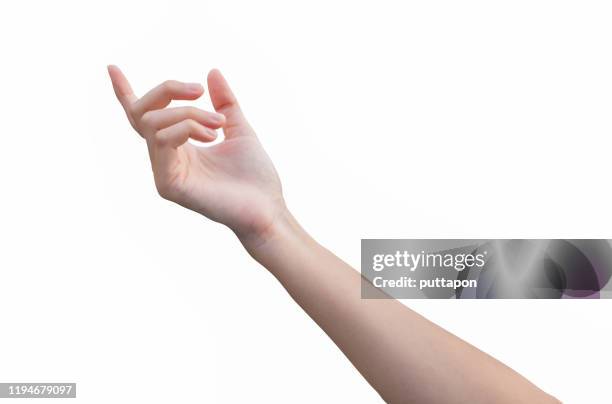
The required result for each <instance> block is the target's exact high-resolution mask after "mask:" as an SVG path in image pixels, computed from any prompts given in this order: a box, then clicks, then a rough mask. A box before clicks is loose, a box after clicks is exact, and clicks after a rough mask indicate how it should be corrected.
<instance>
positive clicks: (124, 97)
mask: <svg viewBox="0 0 612 404" xmlns="http://www.w3.org/2000/svg"><path fill="white" fill-rule="evenodd" d="M108 75H109V76H110V78H111V82H112V83H113V90H115V95H116V96H117V99H118V100H119V102H120V103H121V105H122V106H123V109H125V112H127V113H128V114H129V110H128V108H129V107H130V106H131V105H132V104H133V103H134V102H136V100H138V97H136V96H135V95H134V91H132V86H130V83H129V82H128V80H127V78H126V77H125V75H124V74H123V72H122V71H121V69H119V68H118V67H117V66H115V65H109V66H108Z"/></svg>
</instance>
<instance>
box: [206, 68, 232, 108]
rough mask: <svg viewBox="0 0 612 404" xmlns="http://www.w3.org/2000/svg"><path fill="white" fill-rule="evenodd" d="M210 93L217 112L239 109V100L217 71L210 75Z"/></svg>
mask: <svg viewBox="0 0 612 404" xmlns="http://www.w3.org/2000/svg"><path fill="white" fill-rule="evenodd" d="M208 91H209V92H210V99H211V101H212V103H213V106H214V107H215V111H219V112H223V110H231V109H234V108H238V100H237V99H236V96H235V95H234V93H233V92H232V90H231V88H230V86H229V84H227V81H226V80H225V78H224V77H223V75H222V74H221V72H220V71H219V70H217V69H213V70H211V71H210V73H208Z"/></svg>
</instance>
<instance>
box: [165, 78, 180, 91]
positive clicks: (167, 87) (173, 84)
mask: <svg viewBox="0 0 612 404" xmlns="http://www.w3.org/2000/svg"><path fill="white" fill-rule="evenodd" d="M177 83H178V82H177V81H176V80H166V81H164V82H163V83H162V85H161V87H162V89H163V90H164V91H166V92H170V91H172V90H173V89H174V88H176V85H177Z"/></svg>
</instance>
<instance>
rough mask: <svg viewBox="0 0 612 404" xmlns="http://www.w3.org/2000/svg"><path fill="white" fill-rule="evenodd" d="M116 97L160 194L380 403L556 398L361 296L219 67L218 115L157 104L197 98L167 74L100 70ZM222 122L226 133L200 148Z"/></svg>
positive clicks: (419, 321) (398, 309)
mask: <svg viewBox="0 0 612 404" xmlns="http://www.w3.org/2000/svg"><path fill="white" fill-rule="evenodd" d="M109 74H110V76H111V80H112V82H113V87H114V89H115V93H116V95H117V98H118V99H119V101H120V102H121V104H122V106H123V107H124V109H125V111H126V114H127V116H128V119H129V121H130V123H131V124H132V126H133V127H134V128H135V129H136V130H137V131H138V132H139V133H140V134H141V135H142V136H143V137H144V138H145V139H146V142H147V145H148V149H149V155H150V157H151V163H152V166H153V174H154V178H155V184H156V186H157V189H158V191H159V193H160V195H161V196H162V197H164V198H166V199H169V200H171V201H174V202H176V203H179V204H181V205H183V206H185V207H187V208H189V209H192V210H194V211H197V212H200V213H202V214H203V215H205V216H207V217H209V218H210V219H212V220H215V221H218V222H220V223H223V224H225V225H227V226H228V227H229V228H230V229H232V230H233V231H234V232H235V233H236V235H237V236H238V238H239V239H240V241H241V242H242V244H243V245H244V247H245V248H246V250H247V251H248V252H249V254H251V256H253V258H255V259H256V260H257V261H258V262H259V263H261V264H262V265H263V266H264V267H265V268H267V269H268V270H269V271H270V272H271V273H272V274H273V275H274V276H275V277H276V278H277V279H278V280H279V282H281V284H282V285H283V286H284V287H285V289H287V291H288V292H289V294H290V295H291V297H292V298H293V299H294V300H295V301H296V302H297V303H298V304H299V305H300V306H301V307H302V308H303V309H304V310H305V311H306V312H307V313H308V314H309V315H310V317H312V319H313V320H314V321H315V322H316V323H317V324H318V325H319V326H320V327H321V328H322V329H323V330H324V331H325V332H326V333H327V334H328V335H329V336H330V338H331V339H332V340H333V341H334V342H335V343H336V345H337V346H338V347H339V348H340V349H341V350H342V352H343V353H344V354H345V355H346V356H347V358H348V359H349V360H350V361H351V362H352V363H353V365H354V366H355V367H356V368H357V369H358V370H359V372H360V373H361V374H362V375H363V376H364V377H365V378H366V380H367V381H368V382H369V383H370V384H371V385H372V386H373V387H374V388H375V389H376V391H378V393H379V394H380V395H381V396H382V397H383V399H385V400H386V401H388V402H393V403H395V402H415V403H513V404H517V403H557V402H558V401H557V400H555V399H554V398H552V397H551V396H549V395H547V394H546V393H544V392H542V391H541V390H540V389H538V388H537V387H536V386H534V385H533V384H531V383H530V382H529V381H527V380H526V379H524V378H523V377H522V376H520V375H519V374H517V373H516V372H514V371H513V370H512V369H510V368H508V367H506V366H505V365H503V364H501V363H500V362H498V361H496V360H495V359H493V358H491V357H490V356H488V355H487V354H485V353H483V352H481V351H479V350H478V349H476V348H474V347H473V346H471V345H469V344H467V343H465V342H464V341H462V340H461V339H459V338H457V337H455V336H454V335H452V334H450V333H448V332H446V331H445V330H443V329H442V328H440V327H438V326H436V325H435V324H433V323H431V322H430V321H428V320H426V319H425V318H423V317H422V316H420V315H418V314H417V313H415V312H414V311H412V310H410V309H408V308H407V307H405V306H404V305H402V304H401V303H399V302H398V301H396V300H393V299H361V277H360V275H359V273H358V272H356V271H355V270H354V269H353V268H351V267H350V266H349V265H347V264H346V263H344V262H343V261H342V260H340V259H339V258H338V257H336V256H335V255H333V254H332V253H331V252H330V251H328V250H326V249H325V248H323V247H322V246H321V245H319V244H317V242H316V241H314V240H313V239H312V238H311V237H310V236H309V235H308V234H307V233H306V232H305V231H304V230H303V229H302V228H301V227H300V225H299V224H298V222H297V221H296V220H295V219H294V218H293V216H292V215H291V213H290V212H289V210H288V209H287V208H286V205H285V203H284V200H283V196H282V191H281V185H280V181H279V179H278V175H277V174H276V171H275V169H274V167H273V165H272V163H271V161H270V159H269V158H268V156H267V155H266V153H265V151H264V150H263V148H262V147H261V144H260V143H259V141H258V139H257V137H256V135H255V133H254V131H253V129H252V128H251V127H250V126H249V124H248V122H247V121H246V119H245V118H244V115H243V113H242V111H241V109H240V107H239V105H238V102H237V101H236V98H235V97H234V95H233V94H232V92H231V90H230V88H229V86H228V85H227V83H226V81H225V80H224V78H223V77H222V76H221V74H220V73H219V72H218V71H216V70H213V71H212V72H211V73H210V74H209V76H208V88H209V92H210V97H211V100H212V102H213V105H214V107H215V110H216V113H213V112H207V111H203V110H200V109H197V108H193V107H179V108H166V107H167V106H168V104H169V103H170V101H171V100H172V99H189V100H195V99H197V98H199V97H200V96H201V95H202V94H203V92H204V89H203V88H202V87H201V86H200V85H198V84H187V83H180V82H166V83H164V84H162V85H160V86H158V87H156V88H155V89H153V90H151V91H150V92H149V93H147V94H146V95H145V96H143V97H142V98H137V97H136V96H135V95H134V94H133V92H132V89H131V88H130V86H129V84H128V82H127V80H126V79H125V77H124V76H123V74H122V73H121V71H120V70H119V69H118V68H116V67H114V66H110V67H109ZM218 128H223V130H224V134H225V140H224V141H223V142H221V143H219V144H217V145H214V146H212V147H209V148H199V147H197V146H194V145H192V144H190V143H188V142H187V140H188V139H189V138H192V139H196V140H200V141H210V140H212V139H214V138H215V136H216V133H215V132H214V129H218Z"/></svg>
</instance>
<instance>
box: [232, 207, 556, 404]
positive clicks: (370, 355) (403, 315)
mask: <svg viewBox="0 0 612 404" xmlns="http://www.w3.org/2000/svg"><path fill="white" fill-rule="evenodd" d="M244 244H245V247H246V248H247V250H248V251H249V253H250V254H251V255H252V256H253V257H254V258H255V259H256V260H257V261H258V262H260V263H261V264H262V265H263V266H265V267H266V268H267V269H268V270H269V271H270V272H271V273H272V274H273V275H274V276H275V277H276V278H277V279H278V280H279V281H280V282H281V284H282V285H283V286H284V287H285V288H286V289H287V291H288V292H289V294H290V295H291V296H292V297H293V299H295V301H296V302H297V303H298V304H299V305H300V306H301V307H302V308H303V309H304V310H305V311H306V312H307V313H308V314H309V315H310V317H312V319H313V320H314V321H315V322H316V323H317V324H318V325H319V326H320V327H321V328H322V329H323V330H324V331H325V332H326V333H327V334H328V335H329V336H330V338H331V339H332V340H333V341H334V342H335V343H336V345H337V346H338V347H339V348H340V349H341V350H342V352H343V353H344V354H345V355H346V356H347V357H348V359H349V360H350V361H351V362H352V363H353V364H354V365H355V367H356V368H357V369H358V370H359V371H360V372H361V374H362V375H363V376H364V377H365V378H366V379H367V380H368V382H369V383H370V384H371V385H372V386H373V387H374V388H375V389H376V390H377V391H378V392H379V394H380V395H381V396H382V397H383V398H384V399H385V400H386V401H389V402H418V403H438V402H444V403H451V402H470V403H481V402H482V403H492V402H495V403H500V402H508V403H510V402H512V403H523V402H524V403H534V402H538V403H539V402H542V403H546V402H551V403H552V402H558V401H556V400H555V399H553V398H552V397H550V396H548V395H546V394H545V393H543V392H542V391H541V390H539V389H538V388H537V387H535V386H534V385H533V384H531V383H530V382H529V381H527V380H526V379H524V378H523V377H522V376H520V375H519V374H517V373H516V372H514V371H513V370H511V369H510V368H508V367H506V366H504V365H503V364H501V363H500V362H498V361H496V360H495V359H493V358H491V357H490V356H488V355H486V354H485V353H483V352H481V351H479V350H477V349H476V348H474V347H472V346H471V345H469V344H467V343H465V342H464V341H462V340H460V339H459V338H457V337H455V336H453V335H452V334H450V333H448V332H446V331H445V330H443V329H442V328H440V327H438V326H436V325H435V324H433V323H431V322H430V321H428V320H426V319H425V318H423V317H422V316H420V315H419V314H417V313H415V312H414V311H412V310H410V309H408V308H407V307H405V306H404V305H402V304H401V303H400V302H398V301H396V300H394V299H361V276H360V274H359V273H358V272H356V271H355V270H354V269H353V268H351V267H350V266H349V265H348V264H346V263H344V262H343V261H342V260H340V259H339V258H338V257H336V256H335V255H333V254H332V253H331V252H329V251H328V250H326V249H325V248H323V247H322V246H320V245H319V244H318V243H317V242H316V241H314V240H313V239H312V238H311V237H310V236H309V235H308V234H307V233H306V232H305V231H304V230H303V229H302V228H301V227H300V226H299V224H298V223H297V221H295V219H294V218H293V217H292V216H291V214H289V213H288V212H284V213H283V214H282V215H280V216H279V218H278V219H277V220H276V222H275V224H274V228H273V229H271V230H270V231H269V232H268V234H267V236H266V239H265V240H258V241H257V242H254V241H253V240H249V241H246V242H244Z"/></svg>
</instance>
